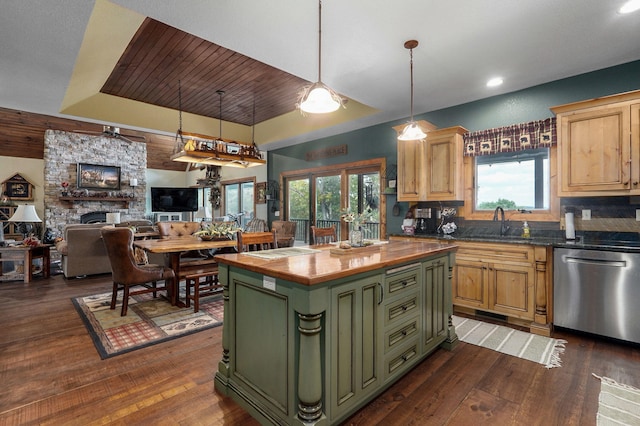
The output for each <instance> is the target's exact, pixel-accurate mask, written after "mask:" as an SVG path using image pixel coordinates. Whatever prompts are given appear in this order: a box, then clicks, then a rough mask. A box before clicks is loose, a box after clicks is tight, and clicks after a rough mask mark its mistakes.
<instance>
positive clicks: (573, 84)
mask: <svg viewBox="0 0 640 426" xmlns="http://www.w3.org/2000/svg"><path fill="white" fill-rule="evenodd" d="M638 89H640V61H635V62H630V63H627V64H623V65H619V66H615V67H610V68H605V69H602V70H598V71H594V72H590V73H586V74H581V75H578V76H575V77H569V78H566V79H562V80H557V81H553V82H551V83H546V84H541V85H539V86H534V87H530V88H527V89H524V90H519V91H517V92H512V93H507V94H504V95H500V96H494V97H491V98H486V99H482V100H479V101H474V102H469V103H466V104H462V105H457V106H453V107H450V108H445V109H440V110H436V111H431V112H427V113H424V114H416V115H415V118H416V119H417V120H427V121H429V122H431V123H433V124H435V125H436V126H438V127H441V128H443V127H451V126H458V125H459V126H462V127H465V128H466V129H468V130H469V131H476V130H483V129H489V128H492V127H502V126H507V125H510V124H516V123H523V122H527V121H532V120H540V119H543V118H547V117H551V116H553V114H552V112H551V111H550V110H549V108H550V107H553V106H555V105H562V104H566V103H570V102H576V101H581V100H586V99H592V98H597V97H601V96H607V95H613V94H616V93H622V92H628V91H631V90H638ZM407 119H408V118H405V119H403V120H399V121H392V122H388V123H383V124H379V125H375V126H371V127H367V128H364V129H360V130H355V131H353V132H348V133H343V134H340V135H336V136H332V137H328V138H323V139H318V140H315V141H311V142H307V143H304V144H299V145H295V146H291V147H286V148H281V149H277V150H273V151H270V152H269V153H268V162H267V164H268V176H269V179H270V180H275V181H279V179H280V173H282V172H284V171H290V170H298V169H303V168H309V167H316V166H321V165H330V164H341V163H348V162H352V161H359V160H365V159H369V158H378V157H386V159H387V164H396V162H397V161H396V158H397V154H396V132H395V131H394V130H393V128H392V127H393V126H397V125H398V124H402V123H404V122H406V121H407ZM342 144H347V145H348V155H345V156H339V157H333V158H327V159H323V160H321V161H316V162H307V161H306V160H305V155H306V153H307V152H309V151H313V150H318V149H322V148H326V147H331V146H336V145H342ZM395 201H396V200H395V196H388V198H387V230H388V232H392V233H396V232H399V230H400V226H401V223H402V218H403V216H404V213H406V211H407V208H408V203H400V204H401V206H402V215H401V216H398V217H395V216H393V215H392V214H391V209H392V208H393V204H394V203H395ZM269 216H270V217H269V220H274V219H275V218H274V217H273V213H272V212H271V211H270V212H269Z"/></svg>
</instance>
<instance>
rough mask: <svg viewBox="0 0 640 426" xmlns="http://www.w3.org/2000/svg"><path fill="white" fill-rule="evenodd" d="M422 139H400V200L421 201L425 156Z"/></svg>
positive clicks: (398, 186)
mask: <svg viewBox="0 0 640 426" xmlns="http://www.w3.org/2000/svg"><path fill="white" fill-rule="evenodd" d="M423 144H424V142H422V141H398V177H397V182H396V186H397V190H398V195H397V197H398V201H419V200H420V193H421V189H420V187H419V185H420V182H421V178H420V171H421V170H422V166H421V164H422V157H423Z"/></svg>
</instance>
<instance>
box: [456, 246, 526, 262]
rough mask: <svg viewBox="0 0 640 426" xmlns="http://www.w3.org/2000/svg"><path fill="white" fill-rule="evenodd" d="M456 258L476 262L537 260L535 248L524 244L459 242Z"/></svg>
mask: <svg viewBox="0 0 640 426" xmlns="http://www.w3.org/2000/svg"><path fill="white" fill-rule="evenodd" d="M458 244H459V246H458V252H457V253H456V259H458V258H461V259H465V260H471V261H476V262H502V263H526V264H533V263H534V262H535V256H534V248H533V247H532V246H529V245H524V244H490V243H476V242H473V243H467V242H459V243H458Z"/></svg>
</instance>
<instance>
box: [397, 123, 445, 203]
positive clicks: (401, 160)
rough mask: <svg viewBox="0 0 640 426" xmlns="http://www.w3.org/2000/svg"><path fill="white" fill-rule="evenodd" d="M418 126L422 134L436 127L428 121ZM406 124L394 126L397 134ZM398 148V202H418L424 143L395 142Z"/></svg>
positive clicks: (420, 192)
mask: <svg viewBox="0 0 640 426" xmlns="http://www.w3.org/2000/svg"><path fill="white" fill-rule="evenodd" d="M418 125H419V126H420V127H421V128H422V130H423V131H424V132H427V133H428V132H430V131H432V130H435V129H436V126H435V125H433V124H431V123H429V122H428V121H424V120H420V121H418ZM404 126H406V124H402V125H400V126H395V127H394V129H395V130H396V132H397V133H398V134H400V132H401V131H402V129H404ZM397 144H398V145H397V146H398V177H397V182H396V186H397V190H398V201H420V200H421V198H420V197H421V196H422V194H424V179H423V177H422V175H421V172H422V170H423V167H422V164H423V157H424V152H425V151H424V142H423V141H419V140H418V141H397Z"/></svg>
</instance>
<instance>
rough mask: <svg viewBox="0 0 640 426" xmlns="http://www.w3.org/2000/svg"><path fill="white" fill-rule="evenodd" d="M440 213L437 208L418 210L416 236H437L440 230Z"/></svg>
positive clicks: (416, 214)
mask: <svg viewBox="0 0 640 426" xmlns="http://www.w3.org/2000/svg"><path fill="white" fill-rule="evenodd" d="M438 212H439V210H438V209H435V208H426V209H416V211H415V216H416V234H435V233H436V229H437V228H438V218H437V217H436V216H437V215H438Z"/></svg>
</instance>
